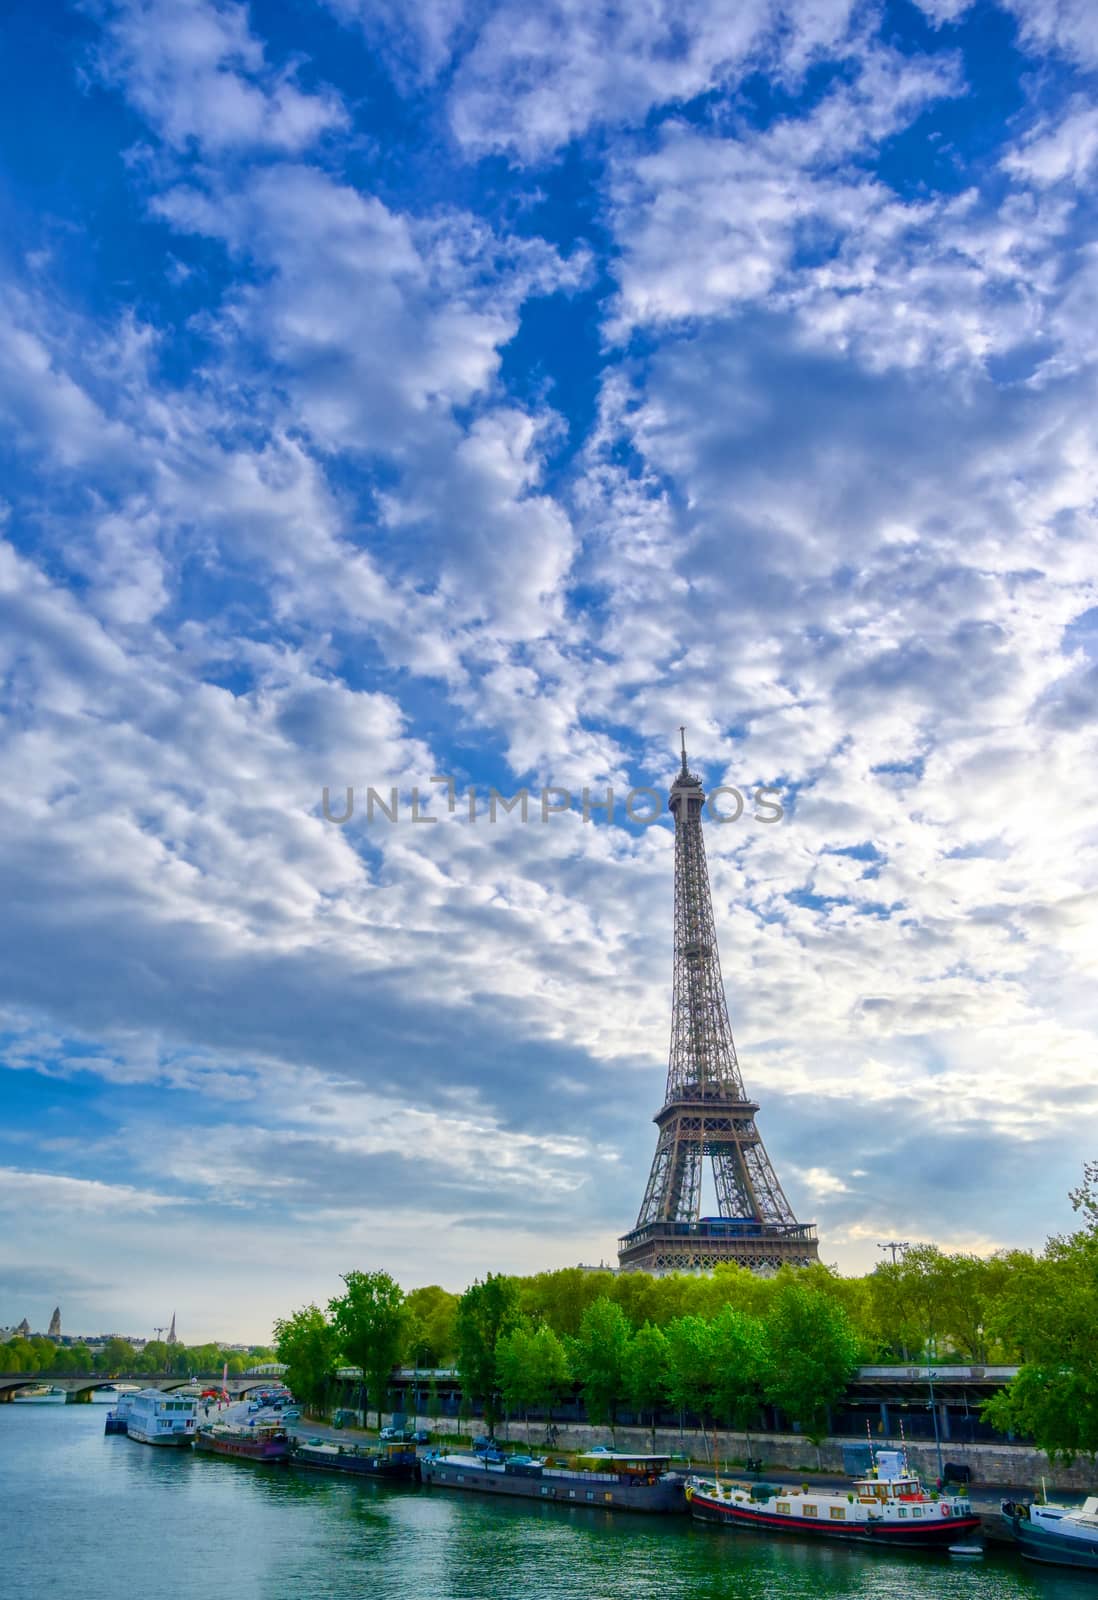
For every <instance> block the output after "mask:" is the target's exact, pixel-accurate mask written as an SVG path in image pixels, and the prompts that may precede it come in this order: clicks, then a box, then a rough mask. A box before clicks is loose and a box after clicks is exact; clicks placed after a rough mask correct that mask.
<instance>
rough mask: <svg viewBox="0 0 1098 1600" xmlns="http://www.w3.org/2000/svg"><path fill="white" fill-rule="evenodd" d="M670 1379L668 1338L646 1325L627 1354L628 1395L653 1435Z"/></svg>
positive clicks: (631, 1343)
mask: <svg viewBox="0 0 1098 1600" xmlns="http://www.w3.org/2000/svg"><path fill="white" fill-rule="evenodd" d="M630 1276H632V1274H630ZM669 1377H670V1356H669V1353H668V1349H667V1335H666V1334H665V1333H664V1331H663V1329H662V1328H655V1327H653V1326H652V1324H651V1323H650V1322H646V1323H645V1324H644V1326H643V1327H641V1328H638V1329H637V1331H636V1333H635V1334H634V1335H633V1337H632V1338H631V1339H630V1341H629V1348H628V1349H627V1350H626V1352H625V1393H626V1397H627V1399H628V1401H629V1404H630V1405H631V1406H632V1407H633V1409H634V1410H635V1411H636V1412H638V1413H639V1414H640V1415H641V1416H647V1417H648V1421H649V1425H650V1426H651V1428H652V1432H653V1433H655V1431H656V1413H657V1412H658V1411H659V1409H660V1407H661V1406H662V1405H663V1404H664V1402H665V1401H666V1399H667V1386H668V1380H669Z"/></svg>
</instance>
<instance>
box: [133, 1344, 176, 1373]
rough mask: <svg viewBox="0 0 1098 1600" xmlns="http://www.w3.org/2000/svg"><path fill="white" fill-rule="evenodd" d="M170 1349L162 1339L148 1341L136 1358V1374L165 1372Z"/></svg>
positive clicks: (169, 1357)
mask: <svg viewBox="0 0 1098 1600" xmlns="http://www.w3.org/2000/svg"><path fill="white" fill-rule="evenodd" d="M170 1360H171V1347H170V1345H167V1344H165V1342H164V1340H163V1339H150V1340H149V1342H148V1344H147V1345H145V1347H144V1349H143V1350H142V1351H141V1352H140V1354H139V1355H138V1357H137V1370H138V1372H167V1371H168V1370H169V1366H168V1363H169V1362H170Z"/></svg>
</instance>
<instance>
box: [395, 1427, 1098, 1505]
mask: <svg viewBox="0 0 1098 1600" xmlns="http://www.w3.org/2000/svg"><path fill="white" fill-rule="evenodd" d="M385 1420H386V1421H389V1420H390V1419H389V1418H386V1419H385ZM417 1420H418V1421H419V1423H420V1425H421V1426H425V1427H429V1428H430V1429H431V1431H432V1433H434V1434H436V1435H437V1436H439V1437H445V1436H446V1435H448V1434H460V1433H465V1434H466V1435H467V1434H468V1432H469V1428H470V1427H472V1428H473V1430H474V1432H476V1431H479V1430H480V1428H481V1427H482V1424H481V1423H480V1422H479V1421H477V1422H474V1423H472V1424H469V1423H466V1424H464V1425H463V1424H462V1423H461V1422H460V1421H459V1420H458V1419H457V1418H456V1417H437V1418H435V1419H434V1420H433V1421H427V1420H426V1419H424V1418H422V1417H420V1418H418V1419H417ZM497 1437H498V1438H500V1439H501V1440H505V1441H507V1442H509V1443H511V1444H529V1445H530V1446H531V1448H537V1449H539V1450H544V1449H546V1448H547V1446H546V1425H545V1422H544V1421H538V1422H531V1423H530V1424H529V1426H528V1427H527V1425H526V1424H525V1423H523V1422H522V1421H521V1420H519V1421H515V1420H514V1419H512V1421H511V1422H510V1423H508V1424H506V1425H503V1424H501V1425H500V1427H499V1428H498V1429H497ZM883 1442H884V1441H882V1440H875V1441H874V1443H875V1444H878V1445H883ZM897 1442H898V1441H896V1440H895V1439H893V1440H890V1441H889V1444H890V1445H891V1446H895V1445H896V1444H897ZM858 1443H859V1441H858V1440H857V1439H835V1438H829V1439H824V1440H823V1441H822V1443H821V1444H820V1446H819V1448H818V1449H817V1447H816V1446H815V1445H814V1444H813V1443H812V1442H811V1441H810V1440H809V1439H806V1438H805V1437H804V1435H803V1434H796V1433H757V1434H752V1435H751V1439H750V1441H748V1438H747V1435H746V1434H743V1433H724V1432H718V1433H716V1434H714V1433H708V1434H705V1433H702V1432H701V1431H700V1430H696V1429H689V1428H688V1429H686V1430H684V1431H683V1432H681V1433H680V1431H679V1430H678V1429H677V1428H657V1430H656V1432H655V1435H653V1434H652V1432H651V1430H650V1429H648V1428H617V1429H616V1430H615V1431H614V1432H613V1434H612V1433H611V1430H610V1429H609V1428H596V1427H592V1426H591V1425H590V1424H578V1423H568V1424H564V1423H558V1424H557V1428H556V1434H555V1437H554V1443H553V1446H552V1447H551V1448H555V1449H557V1450H562V1451H564V1450H569V1451H571V1450H589V1449H590V1448H591V1446H592V1445H596V1444H613V1445H616V1448H617V1449H619V1450H637V1451H651V1452H652V1453H653V1454H656V1455H686V1456H689V1458H690V1460H691V1461H693V1462H694V1463H695V1464H697V1465H698V1466H699V1467H701V1466H705V1465H711V1464H712V1463H713V1460H714V1452H715V1454H716V1460H717V1461H718V1462H719V1463H720V1466H721V1470H722V1471H724V1470H726V1469H728V1468H731V1465H732V1463H733V1462H735V1461H739V1462H743V1461H746V1460H747V1458H748V1457H749V1456H755V1457H758V1458H761V1460H762V1461H763V1462H764V1464H765V1465H764V1476H765V1467H771V1468H773V1469H775V1470H780V1471H782V1472H797V1471H801V1470H805V1469H807V1471H809V1472H820V1471H823V1472H826V1473H829V1474H832V1475H836V1474H837V1475H840V1476H841V1475H842V1474H843V1472H844V1468H843V1446H844V1445H851V1444H858ZM907 1455H908V1460H909V1461H910V1462H911V1465H912V1466H913V1467H915V1468H916V1469H917V1470H918V1472H919V1473H920V1474H921V1475H922V1476H923V1478H924V1479H925V1480H926V1481H927V1482H928V1483H931V1484H933V1483H934V1481H935V1479H936V1478H937V1476H938V1459H937V1454H936V1451H935V1448H934V1445H933V1444H932V1443H928V1442H927V1441H926V1440H922V1439H920V1440H918V1441H916V1442H914V1443H912V1442H910V1441H909V1442H908V1445H907ZM942 1459H943V1461H948V1462H956V1463H958V1464H959V1465H962V1466H966V1467H968V1469H969V1471H970V1472H971V1474H972V1482H973V1483H974V1484H977V1483H979V1484H993V1485H995V1486H997V1487H1002V1488H1009V1489H1013V1490H1016V1491H1022V1490H1024V1491H1026V1492H1033V1491H1036V1490H1038V1489H1039V1488H1040V1486H1041V1480H1042V1478H1043V1479H1044V1481H1045V1483H1046V1484H1047V1486H1048V1488H1049V1489H1071V1490H1075V1491H1084V1492H1089V1493H1091V1494H1093V1493H1095V1492H1096V1490H1098V1468H1096V1467H1095V1465H1094V1463H1093V1462H1091V1463H1089V1464H1088V1463H1087V1462H1084V1461H1076V1462H1075V1464H1074V1466H1071V1467H1064V1466H1053V1465H1052V1464H1051V1463H1050V1462H1049V1459H1048V1457H1047V1456H1046V1455H1045V1454H1044V1452H1043V1451H1041V1450H1036V1449H1034V1448H1033V1446H1032V1445H1020V1444H983V1443H981V1444H958V1443H957V1442H956V1441H955V1440H949V1441H947V1440H943V1441H942Z"/></svg>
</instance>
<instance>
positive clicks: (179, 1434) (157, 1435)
mask: <svg viewBox="0 0 1098 1600" xmlns="http://www.w3.org/2000/svg"><path fill="white" fill-rule="evenodd" d="M121 1406H122V1402H121V1401H119V1408H120V1409H121ZM196 1415H197V1406H196V1404H195V1402H194V1401H193V1400H189V1399H187V1398H185V1397H184V1398H181V1397H180V1396H179V1395H175V1394H170V1393H169V1394H161V1392H160V1390H159V1389H142V1390H141V1392H140V1393H139V1394H135V1395H134V1396H133V1397H132V1399H131V1401H130V1404H129V1408H128V1411H127V1413H126V1432H127V1434H128V1435H129V1437H130V1438H131V1439H136V1440H137V1441H138V1442H139V1443H140V1444H161V1445H163V1444H174V1445H183V1446H186V1445H189V1444H190V1442H191V1440H192V1439H193V1438H194V1431H195V1422H196Z"/></svg>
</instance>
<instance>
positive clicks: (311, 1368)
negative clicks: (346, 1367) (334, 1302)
mask: <svg viewBox="0 0 1098 1600" xmlns="http://www.w3.org/2000/svg"><path fill="white" fill-rule="evenodd" d="M274 1340H275V1349H276V1351H277V1353H278V1360H279V1361H283V1362H285V1364H286V1368H287V1371H286V1382H287V1383H288V1384H289V1387H290V1388H291V1389H292V1390H293V1393H294V1395H295V1396H296V1398H297V1399H298V1400H300V1401H301V1403H302V1405H303V1406H304V1407H305V1409H306V1410H307V1411H318V1410H320V1408H321V1407H322V1406H323V1403H324V1397H325V1391H326V1390H327V1386H328V1380H329V1378H330V1377H331V1375H332V1371H333V1369H334V1367H335V1365H336V1361H337V1358H338V1354H339V1335H338V1334H337V1332H336V1330H335V1328H333V1327H332V1324H331V1323H330V1322H329V1321H328V1319H327V1317H326V1316H325V1315H324V1313H323V1311H321V1309H320V1307H319V1306H314V1305H308V1306H302V1308H301V1310H300V1311H294V1312H292V1313H291V1315H290V1316H288V1317H279V1318H278V1320H277V1321H276V1323H275V1325H274Z"/></svg>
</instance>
